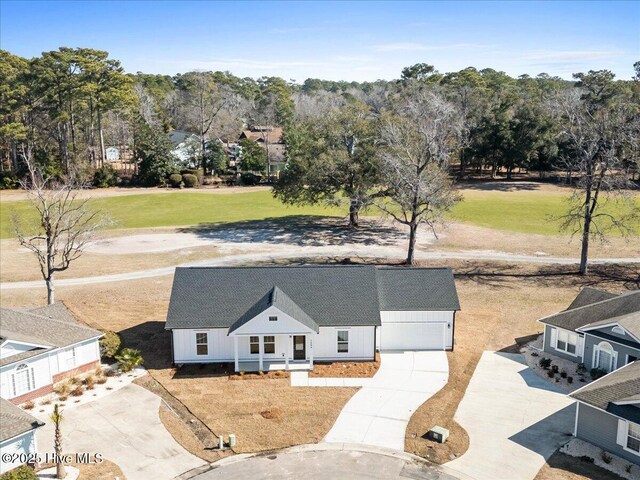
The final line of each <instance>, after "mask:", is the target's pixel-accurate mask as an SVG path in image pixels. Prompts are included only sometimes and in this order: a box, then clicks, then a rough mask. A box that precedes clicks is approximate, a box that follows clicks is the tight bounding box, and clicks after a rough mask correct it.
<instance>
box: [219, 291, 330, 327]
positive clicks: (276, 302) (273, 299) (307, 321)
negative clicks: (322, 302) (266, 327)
mask: <svg viewBox="0 0 640 480" xmlns="http://www.w3.org/2000/svg"><path fill="white" fill-rule="evenodd" d="M271 306H273V307H276V308H278V309H279V310H280V311H282V312H284V313H286V314H287V315H289V316H290V317H291V318H294V319H296V320H297V321H298V322H300V323H302V324H303V325H304V326H305V327H308V328H310V329H311V330H313V331H314V332H316V333H318V332H319V331H320V327H318V324H317V323H316V322H314V321H313V319H312V318H311V317H310V316H309V315H307V314H306V312H305V311H304V310H302V309H301V308H300V307H299V306H298V305H296V303H295V302H294V301H293V300H291V298H289V296H288V295H287V294H286V293H284V292H283V291H282V290H280V289H279V288H278V287H273V288H272V289H271V290H269V291H268V292H267V294H266V295H265V296H264V297H262V298H261V299H260V300H258V302H257V303H256V304H255V305H254V306H253V307H251V308H250V309H249V310H247V311H246V313H245V314H244V315H243V316H242V317H240V318H239V319H238V320H237V321H236V322H235V323H234V324H233V325H231V327H230V328H229V333H231V332H233V331H235V330H237V329H238V328H240V327H241V326H242V325H244V324H245V323H247V322H248V321H250V320H251V319H252V318H254V317H255V316H256V315H258V314H259V313H260V312H264V311H265V310H266V309H267V308H269V307H271Z"/></svg>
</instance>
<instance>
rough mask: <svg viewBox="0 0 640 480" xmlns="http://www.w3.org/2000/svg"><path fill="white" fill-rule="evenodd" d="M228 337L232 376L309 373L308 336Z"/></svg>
mask: <svg viewBox="0 0 640 480" xmlns="http://www.w3.org/2000/svg"><path fill="white" fill-rule="evenodd" d="M232 336H233V345H234V349H233V351H234V370H235V371H236V372H240V371H245V372H269V371H274V370H299V371H307V370H313V340H312V338H311V335H308V334H307V335H302V334H300V333H291V334H289V333H287V334H273V335H251V334H235V335H232ZM247 347H248V348H247ZM241 350H242V352H241Z"/></svg>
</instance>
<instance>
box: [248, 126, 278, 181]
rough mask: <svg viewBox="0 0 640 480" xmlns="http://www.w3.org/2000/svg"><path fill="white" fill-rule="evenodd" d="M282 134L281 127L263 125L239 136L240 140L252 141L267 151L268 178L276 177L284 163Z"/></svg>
mask: <svg viewBox="0 0 640 480" xmlns="http://www.w3.org/2000/svg"><path fill="white" fill-rule="evenodd" d="M283 134H284V131H283V129H282V127H271V126H265V125H256V126H254V127H252V128H250V129H248V130H243V131H242V133H241V134H240V140H242V139H245V138H248V139H249V140H253V141H254V142H256V143H258V145H260V146H261V147H262V148H264V149H265V150H266V151H267V172H268V174H269V176H270V177H271V176H276V177H277V176H278V175H279V174H280V171H281V170H282V169H283V168H284V164H285V163H286V158H285V155H284V137H283Z"/></svg>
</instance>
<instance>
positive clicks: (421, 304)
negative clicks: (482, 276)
mask: <svg viewBox="0 0 640 480" xmlns="http://www.w3.org/2000/svg"><path fill="white" fill-rule="evenodd" d="M377 276H378V285H379V290H378V299H379V302H380V310H383V311H384V310H387V311H397V310H415V311H419V310H460V301H459V300H458V292H457V291H456V284H455V281H454V279H453V272H452V271H451V269H450V268H408V267H382V268H378V269H377Z"/></svg>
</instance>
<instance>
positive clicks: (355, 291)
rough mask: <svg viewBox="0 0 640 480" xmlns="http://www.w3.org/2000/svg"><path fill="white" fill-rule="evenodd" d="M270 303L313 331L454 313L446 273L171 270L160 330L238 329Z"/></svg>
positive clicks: (361, 268) (367, 268) (365, 268)
mask: <svg viewBox="0 0 640 480" xmlns="http://www.w3.org/2000/svg"><path fill="white" fill-rule="evenodd" d="M271 304H274V305H276V306H277V307H278V308H280V309H282V310H283V311H284V312H285V313H287V314H289V315H291V316H292V317H294V318H295V319H296V320H298V321H300V322H301V323H304V324H305V325H306V326H308V327H309V328H312V329H313V330H316V331H317V328H318V327H321V326H359V325H363V326H365V325H380V311H381V310H417V311H434V310H459V309H460V303H459V301H458V295H457V292H456V287H455V283H454V280H453V274H452V272H451V270H450V269H447V268H438V269H430V268H379V269H378V268H376V267H375V266H374V265H353V266H352V265H346V266H338V265H323V266H301V267H192V268H176V274H175V277H174V280H173V289H172V292H171V299H170V302H169V312H168V315H167V323H166V328H167V329H172V328H225V327H227V328H228V327H232V328H233V329H234V330H235V329H236V328H238V327H239V324H236V323H237V322H246V321H248V320H249V319H250V318H253V317H254V316H255V315H257V313H259V312H260V311H263V310H264V309H265V308H267V307H268V306H269V305H271Z"/></svg>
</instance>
